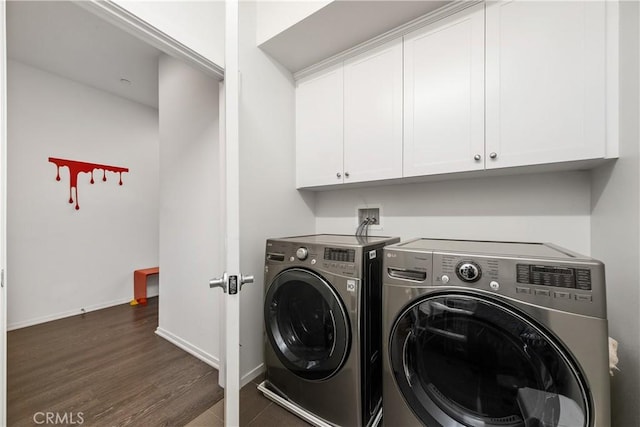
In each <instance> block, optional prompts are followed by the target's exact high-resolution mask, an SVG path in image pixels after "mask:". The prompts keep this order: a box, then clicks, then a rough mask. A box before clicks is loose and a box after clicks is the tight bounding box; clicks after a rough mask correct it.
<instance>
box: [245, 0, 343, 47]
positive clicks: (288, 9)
mask: <svg viewBox="0 0 640 427" xmlns="http://www.w3.org/2000/svg"><path fill="white" fill-rule="evenodd" d="M332 1H334V0H321V1H318V0H315V1H314V0H297V1H292V0H288V1H258V2H257V5H258V6H257V20H256V44H258V45H260V44H262V43H264V42H266V41H267V40H269V39H270V38H271V37H273V36H275V35H277V34H279V33H281V32H282V31H284V30H286V29H287V28H289V27H291V26H292V25H294V24H296V23H298V22H300V21H302V20H303V19H304V18H306V17H307V16H309V15H312V14H313V13H315V12H317V11H318V10H320V9H322V8H323V7H325V6H326V5H328V4H329V3H331V2H332Z"/></svg>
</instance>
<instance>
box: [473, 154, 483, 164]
mask: <svg viewBox="0 0 640 427" xmlns="http://www.w3.org/2000/svg"><path fill="white" fill-rule="evenodd" d="M481 158H482V156H481V155H480V154H476V155H475V156H473V160H475V161H476V162H479V161H480V159H481Z"/></svg>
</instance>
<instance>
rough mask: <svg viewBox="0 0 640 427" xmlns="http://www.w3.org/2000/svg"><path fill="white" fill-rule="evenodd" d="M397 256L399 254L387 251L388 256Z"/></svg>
mask: <svg viewBox="0 0 640 427" xmlns="http://www.w3.org/2000/svg"><path fill="white" fill-rule="evenodd" d="M397 256H398V254H394V253H392V252H387V258H395V257H397Z"/></svg>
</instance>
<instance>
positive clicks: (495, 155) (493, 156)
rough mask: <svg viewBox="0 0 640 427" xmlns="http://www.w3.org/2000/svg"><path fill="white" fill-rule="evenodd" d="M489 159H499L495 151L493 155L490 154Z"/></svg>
mask: <svg viewBox="0 0 640 427" xmlns="http://www.w3.org/2000/svg"><path fill="white" fill-rule="evenodd" d="M489 157H491V158H492V159H495V158H497V157H498V153H496V152H495V151H494V152H493V153H491V154H489Z"/></svg>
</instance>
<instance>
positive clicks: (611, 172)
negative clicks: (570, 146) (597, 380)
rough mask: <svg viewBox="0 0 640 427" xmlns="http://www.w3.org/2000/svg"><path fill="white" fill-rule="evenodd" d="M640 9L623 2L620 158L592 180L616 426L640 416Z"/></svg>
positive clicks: (594, 247) (593, 220)
mask: <svg viewBox="0 0 640 427" xmlns="http://www.w3.org/2000/svg"><path fill="white" fill-rule="evenodd" d="M639 22H640V7H639V4H638V3H637V2H630V1H629V2H626V1H625V2H621V4H620V102H619V105H620V122H619V123H620V158H619V159H618V160H617V161H616V162H615V164H611V165H607V166H604V167H601V168H598V169H597V170H595V171H594V173H593V184H592V192H593V194H592V209H593V210H592V217H591V225H592V227H591V234H592V237H591V239H592V254H593V256H594V257H596V258H599V259H601V260H602V261H603V262H604V263H605V266H606V278H607V308H608V318H609V334H610V335H611V336H612V337H613V338H615V339H617V340H618V341H619V347H618V356H619V359H620V363H619V365H618V367H619V368H620V371H619V372H617V373H616V374H615V375H614V376H613V378H612V379H611V400H612V416H613V420H612V424H611V425H612V426H637V425H638V420H640V407H638V404H637V403H638V396H639V395H640V309H639V308H638V307H640V284H639V278H638V264H639V263H640V225H639V220H640V130H639V128H638V118H639V117H640V109H639V103H640V94H639V88H638V83H639V79H640V66H639V64H638V57H639V55H640V39H639V38H640V34H639V31H638V25H639Z"/></svg>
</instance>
